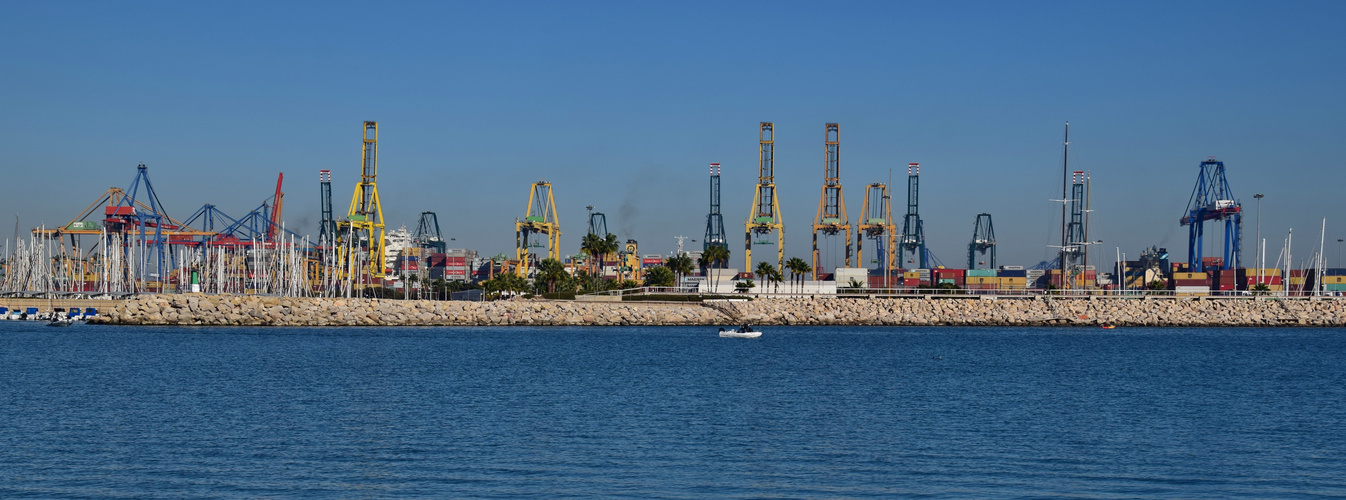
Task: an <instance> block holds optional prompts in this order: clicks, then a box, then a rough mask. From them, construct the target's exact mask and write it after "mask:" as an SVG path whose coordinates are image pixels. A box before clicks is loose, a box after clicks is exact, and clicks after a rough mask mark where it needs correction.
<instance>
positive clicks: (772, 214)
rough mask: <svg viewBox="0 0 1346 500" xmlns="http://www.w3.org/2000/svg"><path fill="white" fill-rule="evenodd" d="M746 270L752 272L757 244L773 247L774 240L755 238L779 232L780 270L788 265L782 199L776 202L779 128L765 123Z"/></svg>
mask: <svg viewBox="0 0 1346 500" xmlns="http://www.w3.org/2000/svg"><path fill="white" fill-rule="evenodd" d="M743 229H744V231H743V247H744V248H743V263H744V264H743V269H745V270H747V269H752V268H753V267H752V246H753V244H754V243H757V244H761V245H770V244H771V240H767V239H763V240H760V241H757V242H754V241H753V235H762V236H765V235H767V234H770V233H771V232H772V231H775V232H776V260H777V263H776V265H777V267H778V268H779V267H784V266H785V223H784V222H783V221H782V220H781V213H780V200H777V199H776V151H775V125H774V124H772V123H771V122H762V123H761V125H760V127H759V129H758V142H757V190H756V191H754V192H753V195H752V212H750V213H749V214H748V220H747V221H746V222H745V223H744V224H743Z"/></svg>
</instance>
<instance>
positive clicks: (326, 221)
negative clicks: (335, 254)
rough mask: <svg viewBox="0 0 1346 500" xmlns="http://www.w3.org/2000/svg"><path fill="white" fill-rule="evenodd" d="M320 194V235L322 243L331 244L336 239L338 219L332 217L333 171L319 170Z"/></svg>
mask: <svg viewBox="0 0 1346 500" xmlns="http://www.w3.org/2000/svg"><path fill="white" fill-rule="evenodd" d="M318 194H319V199H320V202H321V205H322V206H321V209H322V221H321V222H319V224H320V226H319V228H318V237H319V239H320V241H321V242H322V243H321V244H323V245H331V244H332V243H333V242H335V241H336V235H337V229H336V219H335V218H334V217H332V171H331V170H326V169H323V170H319V171H318Z"/></svg>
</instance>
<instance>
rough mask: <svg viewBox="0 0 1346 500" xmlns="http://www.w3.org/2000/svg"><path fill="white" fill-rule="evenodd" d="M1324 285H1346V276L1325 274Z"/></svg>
mask: <svg viewBox="0 0 1346 500" xmlns="http://www.w3.org/2000/svg"><path fill="white" fill-rule="evenodd" d="M1323 284H1324V285H1346V276H1323Z"/></svg>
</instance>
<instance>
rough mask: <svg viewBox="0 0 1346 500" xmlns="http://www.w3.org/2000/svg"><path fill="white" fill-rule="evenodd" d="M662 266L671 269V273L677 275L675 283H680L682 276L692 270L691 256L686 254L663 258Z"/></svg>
mask: <svg viewBox="0 0 1346 500" xmlns="http://www.w3.org/2000/svg"><path fill="white" fill-rule="evenodd" d="M664 266H665V267H667V268H668V270H669V271H673V274H675V275H676V276H677V282H676V283H677V284H678V285H681V284H682V277H683V276H686V275H687V273H690V272H692V258H691V257H688V256H687V254H681V255H677V256H674V257H669V258H667V259H664Z"/></svg>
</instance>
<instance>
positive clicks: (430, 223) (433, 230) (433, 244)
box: [411, 212, 449, 253]
mask: <svg viewBox="0 0 1346 500" xmlns="http://www.w3.org/2000/svg"><path fill="white" fill-rule="evenodd" d="M411 241H412V242H413V243H415V244H416V246H418V247H421V248H429V249H430V250H431V253H444V251H445V250H448V248H449V245H448V243H447V242H445V241H444V236H442V235H441V234H440V233H439V216H438V215H435V213H434V212H421V220H420V223H419V224H416V232H415V233H414V234H413V235H412V236H411Z"/></svg>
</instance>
